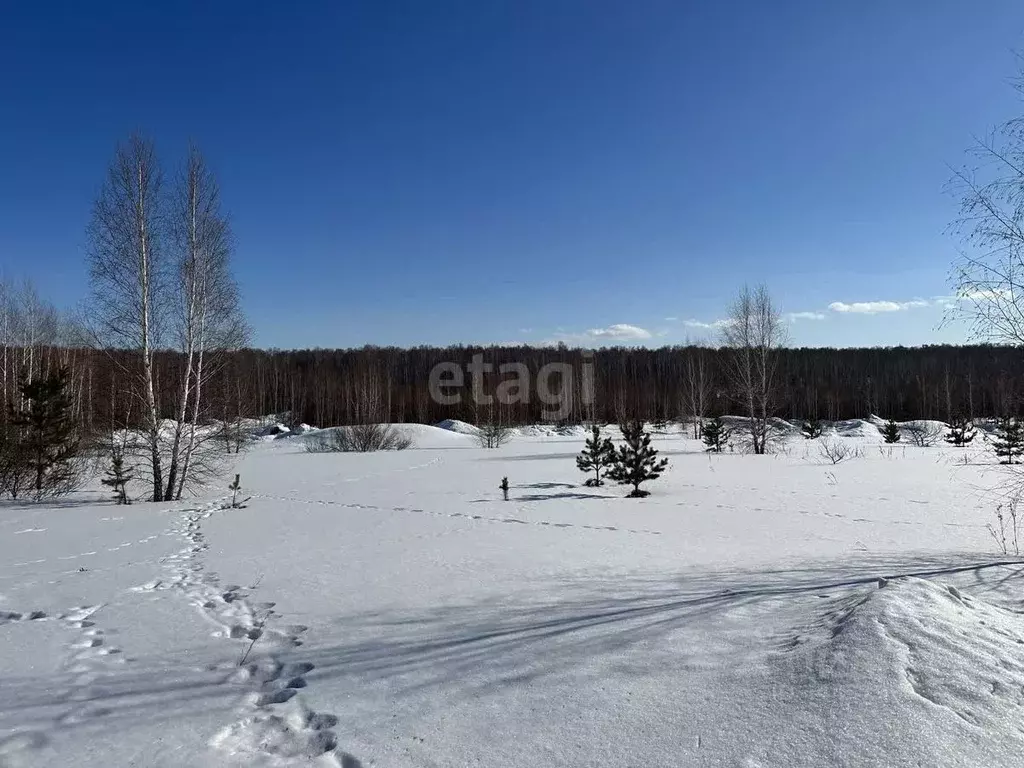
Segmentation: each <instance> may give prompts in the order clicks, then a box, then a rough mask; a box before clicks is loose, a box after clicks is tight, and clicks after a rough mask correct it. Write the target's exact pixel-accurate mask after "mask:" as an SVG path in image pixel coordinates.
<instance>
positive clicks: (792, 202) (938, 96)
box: [0, 0, 1024, 347]
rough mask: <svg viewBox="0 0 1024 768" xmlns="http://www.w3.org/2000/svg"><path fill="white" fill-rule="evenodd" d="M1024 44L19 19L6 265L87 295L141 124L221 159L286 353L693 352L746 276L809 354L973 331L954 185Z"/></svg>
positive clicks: (633, 14)
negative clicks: (785, 316) (767, 294)
mask: <svg viewBox="0 0 1024 768" xmlns="http://www.w3.org/2000/svg"><path fill="white" fill-rule="evenodd" d="M1022 43H1024V7H1022V6H1021V5H1020V3H1019V0H991V1H990V2H986V3H985V4H984V7H983V8H982V7H981V5H979V4H977V3H969V2H966V1H962V2H952V1H950V0H929V1H927V2H926V1H925V0H917V1H916V2H911V1H910V0H907V1H906V2H898V3H894V2H883V1H882V0H866V1H865V2H858V3H852V2H851V3H823V2H820V1H816V2H811V1H809V0H787V2H785V3H765V2H754V1H750V2H716V3H682V2H675V1H673V2H667V1H666V2H660V1H658V0H639V1H638V2H622V1H620V2H603V1H602V0H574V1H569V0H509V1H508V2H488V1H487V0H476V1H474V2H470V1H468V0H465V1H459V2H456V1H454V0H452V1H450V2H449V1H445V2H436V3H425V2H411V1H406V2H371V1H370V0H366V2H360V3H350V2H321V1H320V0H308V1H307V2H302V3H279V2H278V3H262V2H245V3H241V2H233V1H230V0H223V1H221V2H216V3H208V2H204V3H199V2H194V3H189V2H182V3H174V4H172V3H138V2H132V3H128V2H102V1H98V2H95V3H79V2H63V3H61V2H50V3H29V2H16V3H14V4H13V7H12V6H11V5H8V6H6V7H5V11H4V23H3V24H2V25H0V71H2V72H3V73H4V76H3V77H2V78H0V125H2V126H3V131H2V137H3V141H0V267H2V269H3V271H4V272H5V273H6V274H8V275H10V276H14V277H21V276H25V277H29V278H31V279H33V280H34V281H35V282H36V283H37V284H38V286H39V287H40V289H41V291H42V292H43V293H45V294H47V295H48V296H50V297H51V298H52V299H53V300H55V301H56V302H57V303H59V304H61V305H63V306H71V305H74V304H75V303H76V302H77V301H78V300H79V299H80V298H81V297H82V296H84V294H85V281H86V272H85V269H84V265H83V249H84V241H85V235H84V230H85V226H86V223H87V221H88V217H89V210H90V205H91V201H92V199H93V197H94V195H95V193H96V190H97V188H98V186H99V184H100V182H101V181H102V178H103V174H104V170H105V168H106V165H107V163H108V162H109V160H110V157H111V155H112V152H113V148H114V146H115V144H116V142H117V141H118V140H119V139H121V138H123V137H124V136H126V135H127V134H128V133H129V132H131V131H132V130H135V129H138V130H141V131H143V132H144V133H146V134H148V135H150V136H152V137H153V138H154V139H155V140H156V142H157V146H158V150H159V151H160V153H161V155H162V157H163V158H164V161H165V164H166V165H167V166H168V169H171V168H173V166H174V164H175V163H176V162H177V161H178V159H179V158H180V157H181V155H182V154H183V151H184V149H185V147H186V145H187V142H188V140H189V139H190V138H194V139H195V140H196V141H197V142H198V143H199V144H200V146H201V147H202V149H203V150H204V152H205V154H206V155H207V157H208V159H209V161H210V162H211V164H212V165H213V167H214V168H215V170H216V171H217V173H218V175H219V177H220V180H221V184H222V188H223V194H224V199H225V203H226V205H227V207H228V209H229V210H230V212H231V214H232V217H233V222H234V228H235V232H236V237H237V251H236V256H235V258H236V269H237V275H238V278H239V280H240V282H241V284H242V287H243V291H244V295H245V304H246V308H247V310H248V312H249V314H250V317H251V320H252V323H253V325H254V326H255V328H256V331H257V338H256V341H257V343H258V344H259V345H261V346H278V347H301V346H354V345H362V344H364V343H375V344H398V345H412V344H447V343H452V342H504V341H527V342H540V341H549V340H553V339H565V340H568V341H570V342H573V341H579V342H584V343H591V342H595V341H600V342H607V341H610V340H616V339H623V340H627V341H629V340H632V341H640V342H643V343H647V344H659V345H660V344H662V343H678V342H682V341H683V340H685V339H688V338H697V337H700V336H706V335H707V334H708V333H709V332H710V331H709V329H708V328H707V327H705V326H712V325H713V324H714V322H715V321H716V320H718V319H720V318H721V317H722V315H723V313H724V309H725V307H726V306H727V304H728V303H729V301H730V299H731V297H732V296H733V295H734V294H735V292H736V290H737V289H738V288H739V287H740V286H741V285H742V284H743V283H745V282H746V283H751V284H756V283H760V282H765V283H767V284H768V285H769V287H770V288H771V290H772V292H773V294H774V295H775V296H776V297H777V298H778V300H779V302H780V303H781V305H782V307H783V309H784V310H785V311H786V312H787V313H799V315H798V316H797V317H796V318H795V319H794V321H793V324H792V334H791V335H792V341H793V343H796V344H801V345H804V344H806V345H819V344H829V345H838V346H847V345H888V344H898V343H903V344H920V343H931V342H937V341H941V340H959V339H960V338H962V333H963V332H962V331H961V330H960V329H959V328H957V327H955V326H954V327H951V328H944V329H939V328H938V323H939V321H940V320H941V318H942V309H941V306H939V305H940V304H941V302H939V301H936V300H935V297H939V296H943V295H945V294H948V293H949V287H948V285H947V280H946V277H947V273H948V270H949V267H950V263H951V261H952V259H953V258H954V256H955V251H954V244H953V242H952V241H951V239H950V238H949V237H948V236H947V235H946V234H945V233H944V229H945V227H946V225H947V224H948V223H949V221H950V219H951V218H952V217H953V216H954V214H955V211H956V206H955V201H954V200H953V199H951V198H950V197H949V196H948V195H945V194H944V192H943V185H944V183H945V182H946V181H947V179H948V177H949V170H948V165H957V164H960V163H962V162H964V155H963V150H964V149H965V148H966V147H967V146H968V144H969V143H970V140H971V136H972V134H979V133H983V132H984V131H985V130H986V129H988V128H989V127H991V126H992V125H994V124H996V123H999V122H1001V121H1003V120H1005V119H1007V118H1008V117H1011V116H1014V115H1016V114H1019V113H1020V111H1021V103H1020V100H1019V98H1018V96H1017V94H1016V93H1015V92H1014V91H1013V89H1012V88H1011V87H1010V85H1009V82H1010V79H1011V77H1012V76H1013V74H1014V72H1015V66H1016V63H1015V59H1014V56H1013V51H1014V50H1018V49H1021V48H1022V47H1024V45H1022ZM879 302H884V303H879ZM842 310H845V311H842ZM819 316H820V317H819Z"/></svg>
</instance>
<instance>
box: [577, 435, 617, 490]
mask: <svg viewBox="0 0 1024 768" xmlns="http://www.w3.org/2000/svg"><path fill="white" fill-rule="evenodd" d="M590 430H591V436H590V437H588V438H587V442H586V444H585V445H584V447H583V450H582V451H581V452H580V455H579V456H577V457H576V466H577V467H578V468H579V470H580V471H581V472H593V473H594V476H593V477H591V478H588V479H587V482H586V483H584V485H587V486H589V487H591V488H595V487H597V486H599V485H604V481H603V480H602V479H601V471H602V470H604V469H607V468H608V467H610V466H611V465H612V463H613V462H614V461H615V446H614V445H613V444H612V441H611V439H610V438H607V437H605V438H602V437H601V428H600V427H598V426H597V425H595V426H593V427H591V428H590Z"/></svg>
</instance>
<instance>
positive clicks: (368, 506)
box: [252, 493, 661, 536]
mask: <svg viewBox="0 0 1024 768" xmlns="http://www.w3.org/2000/svg"><path fill="white" fill-rule="evenodd" d="M252 498H254V499H268V500H270V501H287V502H293V503H297V504H316V505H320V506H326V507H341V508H343V509H364V510H370V511H374V512H406V513H410V514H418V515H430V516H432V517H455V518H463V519H466V520H475V521H478V522H483V523H513V524H518V525H535V526H545V527H549V528H580V529H584V530H588V531H611V532H615V533H632V534H640V535H647V536H661V531H651V530H646V529H643V528H618V527H616V526H614V525H583V524H580V523H557V522H553V521H551V520H520V519H519V518H515V517H488V516H486V515H472V514H469V513H468V512H433V511H431V510H429V509H421V508H419V507H379V506H376V505H374V504H353V503H345V502H341V501H332V500H326V501H325V500H320V499H299V498H295V497H290V496H272V495H270V494H265V493H254V494H253V496H252Z"/></svg>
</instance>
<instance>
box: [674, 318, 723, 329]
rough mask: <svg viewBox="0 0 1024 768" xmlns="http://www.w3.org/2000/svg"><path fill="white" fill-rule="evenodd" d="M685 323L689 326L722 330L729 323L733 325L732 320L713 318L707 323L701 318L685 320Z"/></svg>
mask: <svg viewBox="0 0 1024 768" xmlns="http://www.w3.org/2000/svg"><path fill="white" fill-rule="evenodd" d="M683 325H685V326H686V327H687V328H702V329H704V330H705V331H720V330H722V329H723V328H725V327H726V326H727V325H732V320H713V321H711V322H710V323H705V322H702V321H700V320H692V319H691V320H684V321H683Z"/></svg>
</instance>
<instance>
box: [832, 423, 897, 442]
mask: <svg viewBox="0 0 1024 768" xmlns="http://www.w3.org/2000/svg"><path fill="white" fill-rule="evenodd" d="M875 418H877V417H872V419H871V420H869V419H848V420H846V421H837V422H836V423H835V424H833V425H832V428H833V430H834V431H835V433H836V435H838V436H839V437H861V438H875V439H878V440H881V439H882V433H881V432H879V431H878V428H879V426H880V424H878V423H875V421H874V419H875ZM881 423H884V422H881Z"/></svg>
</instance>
